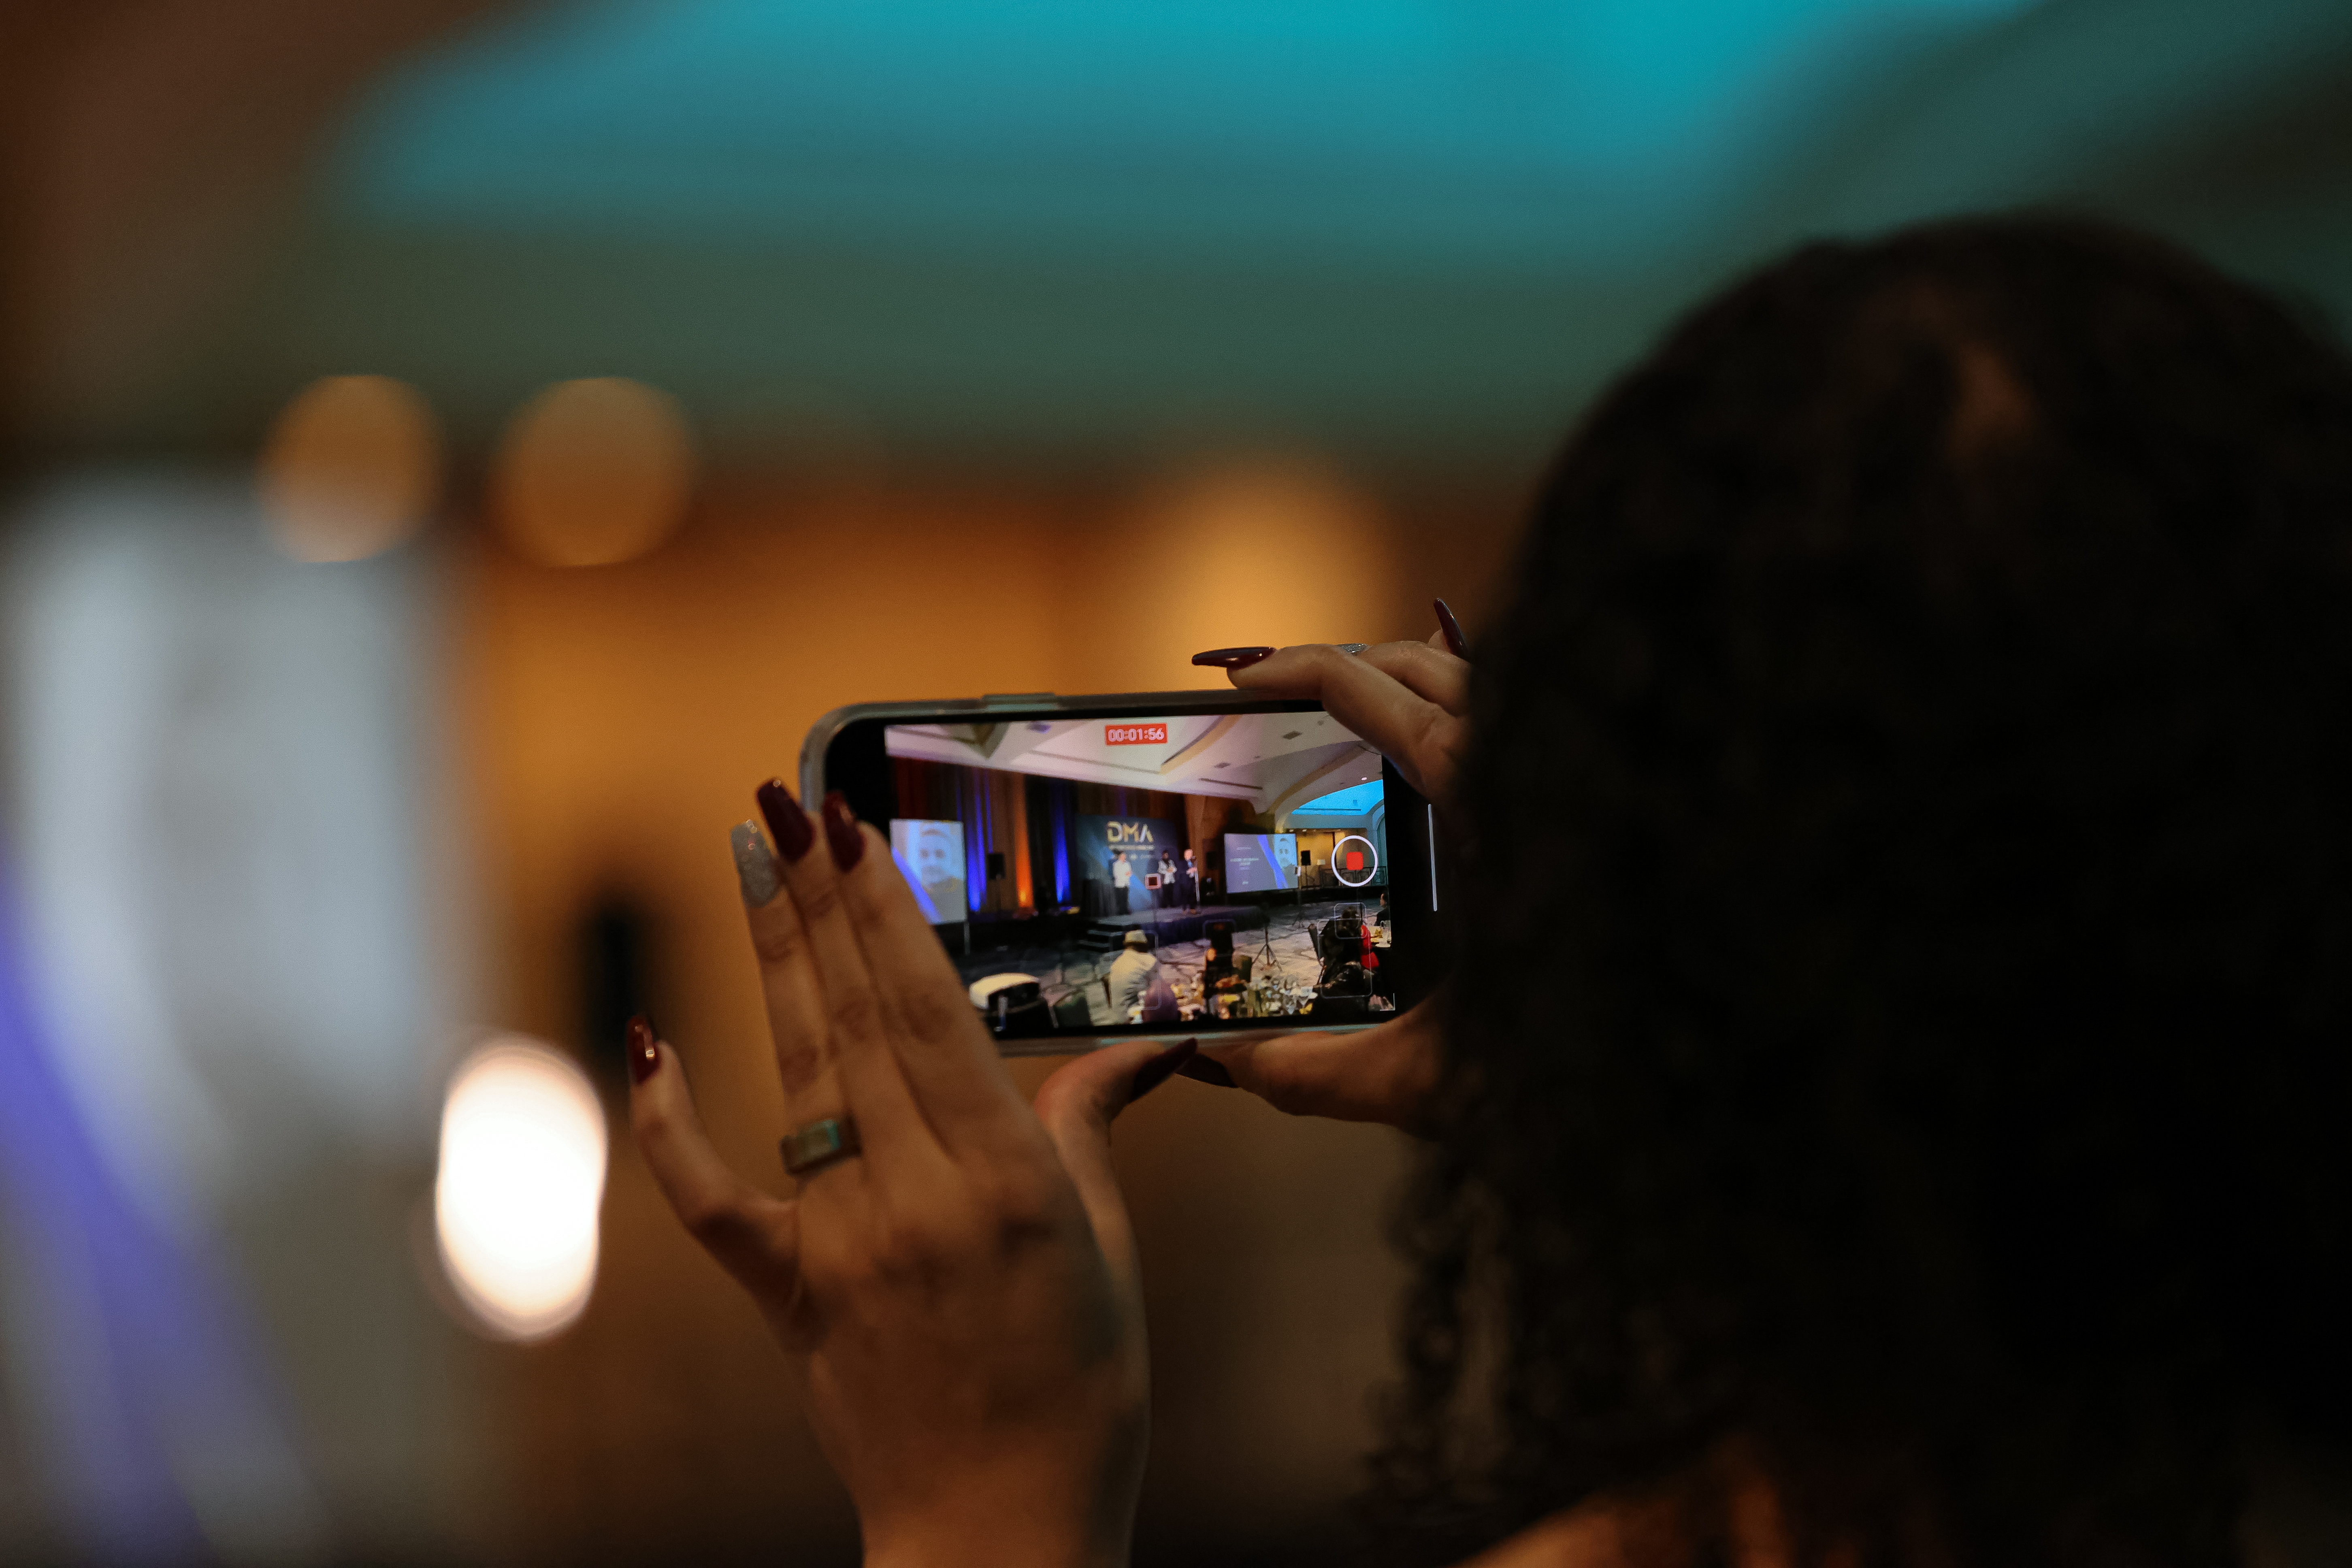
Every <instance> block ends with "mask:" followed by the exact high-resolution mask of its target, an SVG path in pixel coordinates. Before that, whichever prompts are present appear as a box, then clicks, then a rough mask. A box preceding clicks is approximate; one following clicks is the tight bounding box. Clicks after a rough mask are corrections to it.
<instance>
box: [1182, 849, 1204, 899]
mask: <svg viewBox="0 0 2352 1568" xmlns="http://www.w3.org/2000/svg"><path fill="white" fill-rule="evenodd" d="M1181 886H1182V888H1183V889H1184V907H1185V908H1186V909H1188V910H1197V909H1199V908H1200V907H1201V863H1200V862H1199V861H1198V860H1196V859H1194V858H1192V850H1191V849H1190V848H1187V849H1186V850H1185V851H1184V880H1183V882H1182V884H1181Z"/></svg>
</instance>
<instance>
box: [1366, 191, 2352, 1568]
mask: <svg viewBox="0 0 2352 1568" xmlns="http://www.w3.org/2000/svg"><path fill="white" fill-rule="evenodd" d="M1515 581H1516V588H1515V590H1514V595H1513V598H1512V602H1511V603H1510V605H1509V607H1508V609H1507V614H1506V615H1505V616H1504V617H1503V619H1502V621H1501V623H1500V625H1499V626H1497V627H1496V628H1494V629H1493V630H1492V631H1491V632H1490V633H1489V634H1488V635H1487V636H1486V638H1485V639H1484V642H1483V645H1482V646H1481V647H1480V648H1479V650H1478V653H1479V658H1480V661H1481V662H1480V663H1479V665H1478V668H1477V676H1476V692H1475V716H1476V723H1477V739H1476V742H1475V752H1474V755H1473V758H1472V760H1471V762H1470V764H1469V767H1468V770H1467V776H1466V784H1465V804H1464V812H1465V826H1466V829H1467V837H1468V838H1469V840H1470V843H1469V845H1468V847H1467V848H1466V850H1465V870H1464V871H1463V883H1464V887H1463V897H1462V899H1461V900H1460V903H1461V907H1462V908H1463V909H1464V910H1465V911H1466V912H1465V914H1464V915H1463V916H1462V925H1461V928H1460V931H1459V933H1458V934H1459V940H1460V942H1461V951H1462V953H1463V957H1462V959H1461V962H1460V963H1459V964H1458V967H1457V971H1456V977H1455V982H1454V994H1453V997H1452V1009H1453V1010H1452V1011H1451V1013H1450V1014H1449V1016H1448V1021H1449V1032H1450V1045H1449V1058H1448V1062H1447V1069H1446V1074H1445V1087H1444V1092H1443V1094H1442V1096H1441V1103H1440V1105H1439V1107H1438V1109H1437V1111H1436V1115H1435V1120H1434V1131H1435V1140H1434V1142H1433V1144H1432V1146H1431V1150H1430V1152H1429V1153H1428V1155H1427V1158H1426V1162H1425V1164H1424V1167H1423V1171H1422V1172H1421V1173H1420V1175H1419V1177H1418V1179H1417V1181H1416V1184H1415V1185H1414V1188H1413V1190H1412V1194H1411V1196H1410V1197H1409V1199H1408V1201H1407V1204H1406V1206H1405V1210H1404V1214H1403V1218H1402V1233H1403V1240H1404V1242H1405V1245H1406V1247H1407V1248H1408V1250H1409V1252H1410V1253H1411V1255H1412V1258H1413V1260H1414V1262H1415V1263H1416V1265H1417V1267H1418V1270H1419V1272H1418V1278H1417V1283H1416V1285H1415V1287H1414V1289H1413V1291H1412V1297H1411V1300H1410V1303H1409V1309H1408V1313H1407V1320H1406V1333H1405V1345H1404V1350H1405V1370H1406V1376H1405V1380H1404V1382H1403V1384H1402V1387H1401V1389H1400V1390H1399V1393H1398V1395H1397V1398H1396V1400H1395V1403H1394V1405H1393V1408H1392V1409H1391V1413H1390V1415H1391V1433H1390V1442H1389V1445H1388V1447H1387V1448H1386V1449H1385V1451H1384V1452H1383V1453H1382V1455H1381V1458H1380V1461H1379V1466H1378V1469H1379V1473H1380V1476H1381V1488H1380V1492H1381V1495H1382V1496H1383V1497H1385V1498H1386V1499H1387V1500H1388V1501H1389V1502H1390V1504H1391V1506H1393V1507H1401V1508H1403V1509H1405V1510H1411V1511H1412V1512H1413V1513H1415V1514H1417V1515H1418V1516H1420V1517H1423V1518H1428V1517H1432V1516H1434V1515H1436V1514H1438V1513H1440V1512H1441V1511H1442V1510H1444V1508H1446V1507H1448V1506H1460V1507H1475V1508H1477V1509H1479V1510H1484V1511H1483V1512H1481V1513H1478V1514H1476V1515H1475V1516H1474V1517H1476V1518H1480V1519H1483V1520H1485V1521H1487V1523H1488V1525H1489V1526H1490V1527H1491V1528H1493V1529H1501V1528H1504V1527H1507V1526H1508V1525H1510V1524H1513V1523H1516V1522H1518V1521H1525V1520H1528V1519H1531V1518H1534V1517H1536V1516H1538V1515H1539V1514H1542V1513H1545V1512H1548V1511H1550V1510H1557V1509H1559V1508H1561V1507H1563V1506H1566V1505H1570V1504H1573V1503H1575V1502H1578V1501H1579V1500H1583V1499H1586V1498H1590V1497H1593V1496H1596V1495H1599V1494H1601V1493H1604V1492H1606V1493H1609V1494H1611V1495H1612V1496H1618V1497H1633V1498H1641V1497H1649V1498H1652V1499H1659V1498H1669V1499H1673V1500H1675V1510H1676V1511H1677V1513H1678V1515H1679V1516H1680V1517H1681V1519H1682V1520H1683V1524H1682V1526H1681V1527H1680V1529H1681V1544H1680V1545H1679V1546H1677V1547H1676V1549H1675V1554H1676V1555H1678V1556H1681V1557H1682V1558H1683V1560H1685V1561H1691V1560H1693V1559H1692V1558H1691V1556H1690V1555H1689V1554H1690V1553H1692V1552H1696V1554H1697V1557H1696V1560H1698V1561H1705V1560H1706V1558H1707V1557H1708V1556H1709V1555H1711V1554H1716V1553H1719V1552H1722V1551H1724V1550H1726V1548H1725V1546H1724V1544H1723V1537H1724V1532H1725V1530H1726V1529H1727V1526H1726V1525H1725V1524H1724V1521H1725V1520H1726V1518H1727V1513H1726V1511H1725V1510H1726V1509H1727V1506H1728V1500H1727V1497H1726V1495H1725V1493H1726V1489H1727V1486H1728V1483H1727V1482H1719V1481H1710V1480H1708V1479H1707V1478H1709V1477H1720V1476H1722V1475H1724V1474H1726V1473H1727V1472H1726V1470H1725V1468H1724V1463H1723V1456H1724V1455H1725V1454H1726V1453H1727V1452H1734V1451H1736V1452H1737V1453H1738V1454H1739V1455H1741V1456H1743V1460H1742V1462H1743V1464H1745V1465H1746V1466H1747V1467H1748V1473H1750V1474H1754V1475H1760V1476H1761V1477H1762V1478H1763V1479H1766V1480H1768V1481H1769V1485H1770V1488H1771V1490H1772V1493H1773V1495H1775V1496H1776V1497H1777V1498H1778V1500H1779V1502H1780V1508H1781V1510H1782V1511H1783V1513H1784V1515H1785V1518H1786V1520H1787V1522H1788V1528H1789V1530H1790V1534H1791V1538H1792V1540H1793V1542H1794V1547H1795V1550H1796V1552H1797V1554H1798V1558H1799V1561H1801V1562H1806V1563H1814V1562H1822V1561H1829V1562H1833V1563H1853V1564H1857V1565H1859V1564H1877V1563H1888V1564H1896V1563H1900V1564H1906V1565H1911V1564H1927V1563H1935V1564H1954V1565H1980V1564H1995V1563H1998V1564H2002V1565H2004V1568H2008V1565H2031V1564H2045V1563H2046V1564H2053V1565H2054V1564H2070V1565H2071V1564H2084V1565H2089V1564H2099V1565H2105V1564H2117V1565H2123V1564H2149V1565H2156V1564H2164V1565H2171V1564H2183V1565H2186V1564H2218V1563H2226V1562H2231V1561H2234V1560H2235V1545H2234V1542H2235V1541H2236V1536H2235V1534H2234V1532H2235V1531H2238V1530H2239V1529H2240V1528H2241V1524H2242V1518H2243V1515H2244V1509H2245V1500H2246V1497H2247V1495H2248V1486H2249V1474H2248V1459H2247V1455H2248V1454H2249V1452H2250V1451H2252V1446H2254V1445H2255V1443H2256V1438H2257V1437H2258V1436H2259V1435H2261V1434H2270V1435H2271V1436H2273V1437H2281V1436H2282V1435H2284V1439H2287V1440H2293V1439H2297V1438H2300V1439H2305V1440H2308V1439H2311V1438H2315V1437H2316V1438H2324V1439H2328V1440H2341V1439H2342V1437H2343V1436H2345V1435H2346V1434H2347V1431H2352V1288H2347V1286H2348V1285H2352V1279H2348V1278H2347V1264H2348V1263H2352V1128H2347V1125H2346V1122H2347V1117H2352V1092H2347V1091H2348V1090H2352V1070H2347V1064H2352V367H2347V361H2346V359H2345V357H2344V355H2343V353H2341V351H2340V350H2339V349H2338V348H2337V347H2336V346H2334V344H2333V343H2332V342H2331V341H2330V340H2329V339H2328V338H2327V336H2326V333H2325V332H2324V331H2322V330H2320V329H2319V328H2318V327H2317V326H2315V324H2313V323H2311V322H2308V321H2304V320H2302V319H2299V318H2298V317H2297V315H2296V314H2295V313H2294V312H2293V311H2291V310H2287V309H2285V308H2284V307H2282V306H2281V305H2279V304H2278V303H2275V302H2273V300H2269V299H2267V298H2265V297H2264V296H2263V295H2262V294H2261V293H2259V292H2257V291H2255V290H2253V289H2249V288H2247V287H2245V286H2243V285H2242V284H2240V283H2237V282H2235V281H2233V280H2231V279H2228V278H2226V277H2224V276H2222V275H2221V274H2220V273H2218V272H2216V271H2215V270H2213V269H2212V268H2210V267H2209V266H2207V265H2205V264H2204V263H2202V262H2200V261H2199V260H2198V259H2196V258H2192V257H2190V256H2189V255H2187V254H2185V253H2183V252H2181V251H2179V250H2178V249H2175V248H2173V247H2170V246H2168V245H2166V244H2164V243H2161V242H2158V241H2157V240H2153V239H2150V238H2147V237H2141V236H2138V235H2135V234H2132V233H2128V232H2125V231H2121V230H2116V229H2113V228H2108V227H2105V226H2096V225H2093V224H2089V223H2086V222H2077V221H2072V220H2064V219H2058V218H2043V217H2034V216H2019V217H2008V218H1996V219H1979V220H1970V221H1964V222H1952V223H1947V224H1941V225H1937V226H1927V227H1920V228H1915V229H1912V230H1909V231H1906V232H1903V233H1899V234H1896V235H1894V236H1892V237H1887V238H1884V239H1881V240H1877V241H1874V242H1871V243H1864V244H1822V245H1815V246H1811V247H1807V248H1805V249H1803V250H1801V251H1800V252H1798V253H1797V254H1796V255H1794V256H1792V257H1790V258H1788V259H1786V260H1784V261H1781V262H1780V263H1778V264H1776V265H1774V266H1771V267H1769V268H1767V269H1765V270H1764V271H1763V272H1761V273H1760V274H1759V275H1757V276H1755V277H1753V278H1751V279H1748V280H1747V281H1745V282H1743V283H1741V284H1739V285H1738V287H1736V288H1734V289H1732V290H1730V291H1729V292H1728V293H1727V294H1725V295H1723V296H1721V297H1719V298H1717V300H1714V301H1713V302H1711V303H1709V304H1707V305H1706V306H1705V307H1704V308H1702V309H1701V310H1698V311H1697V312H1696V314H1695V315H1694V316H1692V317H1691V318H1690V319H1688V320H1687V321H1685V322H1684V323H1683V324H1682V325H1681V326H1680V327H1679V328H1678V329H1677V330H1676V331H1674V332H1673V333H1672V335H1671V336H1670V337H1669V338H1668V339H1667V341H1666V342H1664V345H1663V346H1662V347H1661V348H1660V349H1658V351H1657V352H1656V353H1654V354H1653V355H1652V356H1651V357H1650V359H1649V360H1648V361H1647V362H1646V363H1643V364H1641V365H1640V366H1638V367H1637V368H1635V369H1634V370H1633V371H1632V372H1631V373H1630V374H1627V375H1626V376H1625V377H1624V378H1623V379H1622V381H1620V382H1619V383H1618V384H1616V385H1615V386H1614V388H1613V389H1612V390H1611V391H1610V392H1609V393H1608V394H1607V395H1605V396H1604V397H1603V398H1602V399H1601V402H1600V403H1599V405H1598V406H1597V407H1596V408H1595V409H1594V410H1593V411H1592V413H1591V415H1590V416H1589V417H1588V418H1587V419H1586V420H1585V422H1584V423H1583V424H1582V426H1581V427H1580V429H1579V431H1578V432H1577V433H1576V434H1575V436H1574V437H1573V438H1572V439H1571V441H1570V444H1569V446H1568V447H1567V449H1566V451H1565V453H1564V454H1563V455H1562V457H1561V458H1560V459H1559V462H1558V464H1557V466H1556V467H1555V468H1554V470H1553V471H1552V473H1551V475H1550V477H1549V480H1548V482H1547V484H1546V486H1545V488H1544V489H1543V491H1542V494H1541V498H1540V500H1539V501H1538V505H1537V507H1536V510H1535V517H1534V521H1533V525H1532V527H1531V529H1530V531H1529V534H1528V539H1527V541H1526V542H1525V545H1524V547H1523V550H1522V552H1521V554H1520V556H1519V559H1518V561H1517V573H1516V579H1515ZM1487 1394H1491V1395H1492V1398H1491V1400H1489V1399H1488V1398H1486V1395H1487ZM1479 1412H1485V1413H1486V1415H1485V1426H1483V1428H1482V1427H1481V1426H1480V1425H1479V1422H1478V1420H1476V1419H1474V1416H1475V1415H1476V1414H1477V1413H1479ZM1482 1430H1483V1432H1484V1441H1483V1445H1482V1442H1481V1439H1480V1437H1479V1436H1478V1434H1479V1433H1480V1432H1481V1431H1482Z"/></svg>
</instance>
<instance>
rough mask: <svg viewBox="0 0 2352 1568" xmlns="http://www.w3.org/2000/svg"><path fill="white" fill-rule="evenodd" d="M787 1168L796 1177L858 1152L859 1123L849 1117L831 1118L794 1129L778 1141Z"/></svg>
mask: <svg viewBox="0 0 2352 1568" xmlns="http://www.w3.org/2000/svg"><path fill="white" fill-rule="evenodd" d="M776 1147H777V1148H778V1149H779V1150H781V1151H782V1153H783V1156H784V1169H785V1171H786V1172H788V1173H791V1174H793V1175H795V1176H802V1175H806V1174H807V1173H809V1172H811V1171H814V1170H819V1169H822V1168H823V1167H824V1166H826V1165H830V1164H832V1163H834V1162H835V1160H846V1159H848V1158H849V1157H850V1156H851V1155H852V1154H855V1153H856V1152H858V1148H859V1144H858V1142H857V1123H856V1122H855V1121H851V1120H850V1119H849V1118H848V1117H846V1116H828V1117H826V1118H825V1119H824V1121H812V1122H810V1123H809V1124H808V1125H807V1126H805V1127H795V1128H793V1130H792V1131H790V1132H787V1133H786V1134H784V1136H783V1137H782V1139H781V1140H780V1141H779V1142H777V1145H776Z"/></svg>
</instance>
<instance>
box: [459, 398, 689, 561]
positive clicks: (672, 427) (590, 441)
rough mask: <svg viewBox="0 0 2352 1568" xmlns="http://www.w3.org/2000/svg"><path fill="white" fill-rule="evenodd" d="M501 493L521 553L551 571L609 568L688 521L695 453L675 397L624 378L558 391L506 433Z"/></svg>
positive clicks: (498, 498) (533, 403) (531, 406)
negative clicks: (582, 567)
mask: <svg viewBox="0 0 2352 1568" xmlns="http://www.w3.org/2000/svg"><path fill="white" fill-rule="evenodd" d="M493 483H494V485H495V494H494V498H493V499H494V502H495V506H496V510H497V515H498V521H499V526H500V527H501V528H502V529H503V530H504V531H505V532H506V535H507V538H508V539H509V542H512V543H513V545H514V547H515V548H516V549H517V550H520V552H522V553H523V554H525V555H527V556H530V558H531V559H532V560H534V561H538V562H541V563H545V564H547V565H550V566H607V565H611V564H612V563H615V562H620V561H626V560H629V559H630V558H631V557H633V556H637V555H642V554H644V553H645V552H646V551H648V550H651V549H652V548H653V547H654V546H655V545H656V544H658V543H660V542H662V541H663V540H664V539H665V538H667V537H668V535H669V533H670V531H672V530H673V529H675V528H677V525H678V523H679V522H680V521H682V520H683V519H684V517H685V516H686V504H687V500H688V497H689V495H690V494H691V493H692V490H693V488H694V443H693V439H692V437H690V436H688V433H687V427H686V418H685V416H684V415H683V414H682V413H681V412H680V410H679V408H678V405H677V399H676V398H673V397H671V396H670V395H668V394H667V393H665V392H659V391H656V390H655V389H654V388H653V387H650V386H647V385H646V384H644V383H643V382H637V381H630V380H627V379H625V378H624V377H619V376H604V377H599V378H597V379H595V380H592V381H559V382H557V383H556V384H554V385H553V386H551V387H549V388H548V389H547V390H546V391H544V392H542V393H541V394H540V395H538V396H536V397H534V398H532V399H531V400H530V402H529V403H527V404H525V405H523V406H522V409H521V411H520V412H519V413H518V414H516V416H514V420H513V422H512V423H511V424H509V426H507V432H506V436H505V438H504V440H503V441H502V442H501V443H500V446H499V457H498V468H497V471H496V473H495V475H494V477H493Z"/></svg>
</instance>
